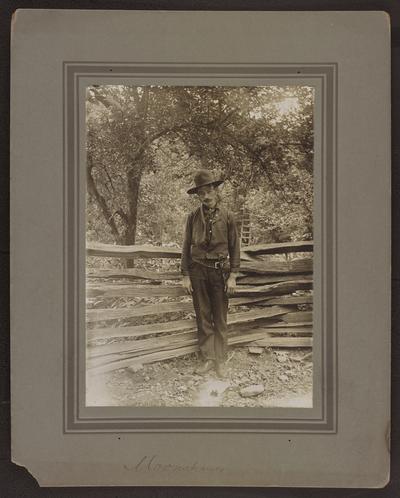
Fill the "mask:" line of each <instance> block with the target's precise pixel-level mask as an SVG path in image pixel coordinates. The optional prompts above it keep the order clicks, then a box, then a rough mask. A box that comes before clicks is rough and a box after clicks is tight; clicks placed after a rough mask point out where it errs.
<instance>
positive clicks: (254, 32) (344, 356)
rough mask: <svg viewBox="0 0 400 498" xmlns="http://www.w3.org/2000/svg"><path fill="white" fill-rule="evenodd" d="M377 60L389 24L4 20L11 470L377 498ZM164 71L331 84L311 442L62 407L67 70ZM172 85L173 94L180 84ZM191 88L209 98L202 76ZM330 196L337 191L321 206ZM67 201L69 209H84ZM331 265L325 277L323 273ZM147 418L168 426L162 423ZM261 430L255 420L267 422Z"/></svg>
mask: <svg viewBox="0 0 400 498" xmlns="http://www.w3.org/2000/svg"><path fill="white" fill-rule="evenodd" d="M389 46H390V45H389V18H388V16H387V15H386V14H385V13H383V12H253V13H251V12H162V11H148V12H145V11H78V10H74V11H72V10H71V11H66V10H20V11H17V12H16V14H15V15H14V19H13V26H12V68H11V72H12V99H11V106H12V108H11V119H12V123H11V223H12V229H11V250H12V262H11V306H12V309H11V329H12V330H11V333H12V337H11V341H12V342H11V348H12V351H11V353H12V365H11V370H12V371H11V382H12V458H13V461H14V462H15V463H17V464H19V465H23V466H25V467H27V469H28V470H29V472H31V474H32V475H33V476H34V477H35V478H36V479H37V480H38V482H39V483H40V485H42V486H73V485H77V486H78V485H98V486H102V485H104V486H109V485H118V486H121V485H142V486H146V485H149V486H150V485H151V486H157V485H169V486H171V485H177V486H307V487H308V486H316V487H382V486H384V485H385V484H386V483H387V482H388V479H389V427H390V421H389V414H390V385H389V380H390V128H389V123H390V119H389V117H390V79H389V68H390V60H389ZM171 65H172V66H174V67H179V68H184V69H185V68H186V69H187V71H188V73H190V75H191V76H190V78H192V77H193V69H191V70H189V68H193V67H200V66H205V67H207V68H208V69H210V68H214V69H213V70H214V73H215V71H217V73H218V74H220V76H221V78H225V80H224V82H225V84H227V83H228V84H233V83H230V81H231V80H230V78H231V76H232V75H231V76H229V75H228V76H227V72H226V68H235V69H234V71H233V73H232V74H237V73H240V74H242V73H243V74H244V73H246V71H247V73H246V74H247V76H248V75H249V71H248V70H245V68H251V71H250V72H252V71H253V72H254V71H256V69H255V68H260V67H261V68H267V67H269V68H271V67H274V68H275V75H277V76H279V74H280V72H279V67H281V68H282V74H281V75H280V77H281V78H282V81H287V82H289V81H290V79H288V76H287V74H284V71H283V68H285V67H286V68H287V67H292V68H294V69H296V70H295V71H294V73H293V75H292V77H293V78H294V77H295V74H296V73H297V72H299V73H301V75H302V76H303V77H305V76H304V73H302V71H303V69H302V68H307V67H308V68H310V67H315V73H321V74H322V73H323V71H322V70H321V71H319V68H321V67H323V68H328V69H329V68H334V71H333V72H331V73H329V74H331V76H332V74H334V79H333V80H332V82H333V83H332V84H333V85H334V88H335V100H334V102H333V101H332V102H333V105H332V107H331V113H330V114H329V115H327V116H325V117H324V119H325V122H326V123H328V124H329V123H330V127H328V128H324V129H325V132H324V133H326V134H331V135H332V137H334V139H335V140H334V146H332V147H330V149H329V150H327V151H325V152H324V153H325V155H326V156H327V159H328V160H327V162H326V165H328V167H327V171H326V172H325V173H326V179H327V180H326V181H325V182H324V180H323V178H322V175H321V178H322V181H321V182H320V184H319V185H316V209H317V210H318V209H319V207H321V213H322V214H321V215H320V218H319V219H320V222H321V230H320V232H321V240H322V242H323V241H324V240H325V238H326V237H327V233H326V232H327V230H325V228H324V227H325V226H328V225H325V222H327V220H328V219H329V222H330V225H329V226H330V227H331V229H332V230H331V235H332V240H331V241H329V244H330V245H332V244H334V246H335V247H334V249H335V250H333V249H332V248H331V249H332V250H328V252H327V254H328V256H329V257H328V259H329V261H330V263H331V267H332V268H333V271H334V275H333V276H334V282H335V285H334V286H333V287H332V288H331V290H332V291H333V292H331V293H330V294H326V295H325V294H324V293H323V292H322V290H321V293H322V294H323V296H322V297H321V303H322V308H323V310H325V309H326V310H328V309H329V310H330V309H334V311H335V312H334V313H326V316H325V321H326V326H327V327H328V326H330V327H331V330H333V331H334V336H333V335H332V337H334V341H333V340H332V341H330V342H328V343H326V348H325V349H324V350H323V355H324V357H325V356H326V358H331V359H332V362H331V363H330V366H331V367H332V368H331V370H330V375H331V379H332V384H331V385H330V387H329V392H325V391H324V390H322V392H321V398H322V399H325V398H329V397H330V399H332V400H333V403H332V404H331V405H329V406H330V408H329V406H328V405H326V406H328V408H329V409H330V410H331V416H332V418H331V421H330V426H329V430H326V431H325V430H320V431H315V430H312V427H311V425H310V426H309V427H310V430H307V429H304V427H303V429H302V430H295V429H294V428H293V427H292V426H290V427H291V428H289V429H286V430H285V429H284V428H283V429H282V427H281V428H280V429H279V430H278V429H274V427H278V426H273V425H271V426H270V427H269V429H268V430H264V426H262V424H261V425H259V426H257V427H260V428H259V429H258V430H253V429H252V428H251V427H250V426H249V423H248V422H246V417H251V416H252V415H251V413H250V414H249V412H246V410H245V411H244V412H243V411H242V412H241V413H242V414H243V415H235V416H234V417H233V418H232V419H231V420H230V421H229V423H232V421H233V422H234V423H235V424H236V425H235V426H234V427H235V429H234V430H233V429H232V430H226V427H225V426H222V425H221V426H218V425H215V426H212V425H208V426H207V425H205V426H204V427H205V428H204V427H203V428H202V426H201V425H198V426H194V428H192V426H191V425H190V421H191V417H192V419H193V414H192V413H186V412H181V415H180V419H179V416H177V414H176V413H175V415H174V416H175V419H174V423H175V426H174V429H173V430H167V429H165V427H164V428H163V426H160V427H161V428H158V429H157V426H156V425H153V426H151V425H150V426H149V427H150V429H147V430H144V429H143V427H142V426H141V427H142V428H141V427H139V426H134V424H133V425H132V421H133V422H134V421H135V414H133V415H132V414H129V413H128V412H127V413H126V414H125V417H124V418H123V417H120V418H119V419H117V422H113V424H114V425H112V426H107V423H108V420H107V415H106V413H107V412H105V414H104V413H103V414H102V416H101V417H99V416H98V419H96V420H94V421H93V420H92V421H90V417H89V415H88V414H86V413H83V412H82V413H83V415H82V413H81V414H80V413H78V412H79V402H78V405H75V404H74V400H73V399H70V398H72V397H73V396H75V395H76V393H75V391H74V389H75V387H76V386H75V384H73V383H72V384H71V383H68V382H67V383H66V378H67V377H68V375H69V373H70V372H72V373H73V372H74V370H73V368H74V364H77V363H79V357H77V356H76V351H75V350H74V349H73V348H71V347H70V343H69V342H68V341H69V334H70V332H71V330H72V329H71V330H69V329H68V327H67V328H66V327H65V324H66V323H71V322H68V320H67V319H68V317H67V314H68V312H69V311H70V308H69V307H68V306H65V302H66V294H67V292H68V285H67V283H68V281H70V280H71V278H72V277H71V275H70V274H69V272H70V268H72V267H70V266H68V264H67V263H66V261H67V260H68V261H70V260H71V254H74V253H75V252H76V251H77V250H78V252H79V250H80V248H82V244H83V248H84V241H83V242H82V240H79V237H78V239H77V240H76V245H74V244H70V245H68V244H67V246H65V243H66V241H67V240H70V239H69V238H68V234H69V232H68V230H66V226H67V224H68V226H69V227H71V226H72V227H74V224H77V223H78V222H79V213H80V211H79V206H78V205H77V206H75V208H76V209H75V210H72V211H71V209H72V208H71V206H70V205H69V204H68V202H67V201H68V200H69V198H68V197H67V198H66V197H65V195H64V194H65V191H66V190H65V183H66V182H67V181H70V180H71V178H70V177H69V172H68V171H66V169H65V165H66V164H67V166H68V167H69V166H70V164H72V162H73V161H72V162H71V163H70V162H69V161H67V163H66V162H65V156H66V154H68V151H67V146H68V137H69V136H70V135H71V134H70V132H69V128H68V126H69V125H71V127H72V128H71V129H72V130H74V128H73V127H74V123H72V124H71V123H70V122H69V124H67V126H65V119H67V121H68V116H69V106H70V104H71V102H70V101H68V99H67V100H66V85H67V86H68V81H67V80H66V79H65V75H66V72H65V71H66V68H67V69H68V68H70V67H72V66H73V67H75V68H76V67H78V68H82V71H81V73H82V74H81V76H83V77H85V74H86V73H85V71H86V72H88V71H89V70H88V67H92V68H93V67H100V66H101V67H102V68H103V69H102V70H101V71H100V70H99V74H97V76H96V77H98V78H100V79H101V78H104V77H105V72H104V71H105V70H106V69H105V68H107V67H108V68H109V69H108V70H109V71H111V72H112V71H115V68H119V70H117V71H116V73H117V74H116V75H115V80H114V81H117V82H118V81H119V80H118V78H119V77H121V78H122V76H123V77H124V78H125V79H126V78H130V77H131V75H129V74H128V72H129V71H128V69H129V68H131V67H137V66H143V67H146V68H151V67H153V68H154V67H156V68H158V69H157V70H156V74H158V75H160V74H162V73H163V71H162V67H164V66H165V67H171ZM215 68H220V69H218V70H216V69H215ZM224 68H225V69H224ZM238 68H241V69H240V70H239V69H238ZM297 68H298V71H297ZM166 71H167V70H166ZM235 71H236V73H235ZM147 72H149V70H148V69H147ZM71 74H72V73H71ZM180 74H181V79H180V80H179V78H178V79H175V80H174V81H175V84H179V82H180V83H181V84H182V82H183V83H185V82H188V81H189V80H190V78H189V76H188V75H187V74H186V75H183V73H182V71H180ZM243 74H242V79H243V80H246V78H247V76H246V77H245V76H243ZM326 74H328V73H326ZM86 76H87V74H86ZM71 77H72V78H73V77H74V76H71ZM154 78H155V79H153V80H152V78H151V77H149V76H148V75H147V80H146V81H147V82H151V81H159V80H157V79H156V77H154ZM185 78H186V79H185ZM188 78H189V79H188ZM260 78H261V80H262V77H261V76H260V74H258V80H257V81H260ZM110 81H111V80H110ZM121 81H122V80H121ZM132 81H133V80H132ZM190 81H191V80H190ZM198 81H200V80H198ZM201 81H202V83H205V84H206V83H207V75H205V76H204V75H203V76H202V80H201ZM212 81H215V80H211V79H210V80H209V83H208V84H215V83H212ZM221 81H222V80H221ZM246 81H247V80H246ZM321 81H322V82H323V84H325V83H324V82H326V85H328V76H324V75H323V74H322V76H321ZM77 88H78V90H79V85H78V86H77ZM67 93H68V92H67ZM78 93H79V91H78ZM326 95H328V93H327V94H326ZM78 100H79V99H78ZM321 105H322V104H321ZM66 116H67V118H66ZM72 116H73V115H72ZM72 121H73V120H72ZM76 124H77V123H76V122H75V125H76ZM326 130H327V131H326ZM74 136H75V137H76V136H77V135H76V134H75V135H74ZM77 140H78V139H77ZM326 143H328V140H327V142H326ZM76 154H77V155H79V150H78V152H77V153H76ZM72 155H74V153H73V154H72ZM322 162H323V161H321V164H322ZM318 164H319V163H316V165H315V166H316V167H317V168H318ZM73 178H75V177H73ZM78 178H79V175H78ZM75 179H76V178H75ZM78 190H79V187H78V185H77V184H76V185H75V184H74V183H70V184H69V192H70V193H71V191H72V193H74V191H76V192H77V191H78ZM327 191H329V192H332V193H333V195H332V197H328V203H327V204H325V205H324V206H325V207H324V209H322V207H323V206H322V204H323V199H324V193H326V192H327ZM325 198H326V197H325ZM71 199H72V200H74V199H75V201H74V202H76V199H79V196H75V197H74V196H72V197H71ZM321 199H322V200H321ZM319 202H321V206H319V205H318V203H319ZM70 208H71V209H70ZM71 213H73V214H74V216H73V217H72V218H71V216H70V214H71ZM68 216H69V219H67V220H66V217H67V218H68ZM66 222H67V224H66ZM81 238H82V237H81ZM326 245H327V244H325V246H326ZM328 249H329V247H328ZM316 256H318V255H316ZM317 259H318V257H317ZM326 264H327V263H326V261H325V262H324V261H323V262H322V264H321V275H322V277H323V276H324V272H325V271H326V268H327V266H326ZM77 268H78V270H79V269H80V270H79V271H81V270H82V268H81V267H80V266H79V265H78V267H77ZM78 280H79V278H78ZM321 289H322V288H321ZM79 299H80V294H79V293H78V294H76V295H69V302H70V301H71V300H72V301H75V304H76V306H77V307H78V308H79V304H80V303H79ZM81 308H82V306H81ZM323 326H324V322H323ZM315 333H316V332H315ZM321 337H323V335H321ZM332 337H331V338H332ZM322 360H324V358H322ZM70 364H72V367H71V368H72V370H70V367H69V365H70ZM328 373H329V372H328ZM66 386H67V387H66ZM71 386H72V387H71ZM321 386H322V388H324V386H326V384H324V383H323V382H321ZM78 387H79V386H78ZM326 390H327V391H328V389H326ZM78 401H79V400H78ZM178 410H179V409H178ZM153 415H154V413H153V414H152V416H153ZM159 415H160V417H161V418H162V417H163V411H162V409H160V412H159ZM214 415H215V414H214ZM214 415H212V416H213V417H214ZM84 416H87V419H86V420H87V424H86V425H85V424H84V421H85V418H84ZM257 416H258V419H257V420H258V421H259V420H260V415H259V413H258V414H257ZM79 417H81V418H79ZM82 417H83V418H82ZM221 417H222V418H223V416H221ZM268 417H269V415H268V412H266V414H265V417H264V418H265V419H266V422H268ZM288 417H289V420H290V414H289V415H288ZM100 418H101V420H102V424H103V425H99V419H100ZM206 418H207V417H206ZM217 418H218V417H217ZM262 418H263V417H262V416H261V419H262ZM114 420H115V419H114ZM118 420H119V422H118ZM179 420H180V421H179ZM286 421H287V420H286ZM89 422H90V423H89ZM95 423H97V424H98V425H93V424H95ZM127 423H131V425H129V424H128V425H126V424H127ZM188 423H189V425H186V426H185V424H188ZM227 423H228V422H227ZM124 424H125V425H124ZM107 427H108V428H107ZM110 427H111V428H110ZM151 427H153V428H154V429H152V428H151ZM184 427H186V429H185V430H183V428H184ZM213 427H214V428H213ZM219 427H221V428H219ZM232 427H233V426H232ZM265 427H267V426H265ZM288 427H289V426H288ZM180 429H182V430H180Z"/></svg>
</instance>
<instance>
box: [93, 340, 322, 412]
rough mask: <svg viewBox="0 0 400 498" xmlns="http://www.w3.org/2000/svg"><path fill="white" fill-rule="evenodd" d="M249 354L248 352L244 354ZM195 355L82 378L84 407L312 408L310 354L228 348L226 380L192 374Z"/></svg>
mask: <svg viewBox="0 0 400 498" xmlns="http://www.w3.org/2000/svg"><path fill="white" fill-rule="evenodd" d="M250 351H252V352H250ZM196 365H198V360H197V357H196V355H187V356H184V357H181V358H175V359H172V360H167V361H163V362H159V363H153V364H150V365H143V366H142V367H140V368H138V369H136V368H135V369H129V368H127V369H121V370H117V371H114V372H110V373H107V374H98V375H96V376H93V377H88V379H87V405H88V406H180V407H183V406H226V407H227V406H235V407H304V408H309V407H311V406H312V373H313V368H312V353H311V350H310V349H304V348H302V349H300V348H299V349H276V350H270V349H268V348H257V349H256V350H249V347H248V346H242V347H235V348H232V349H230V351H229V355H228V362H227V370H228V372H227V377H226V378H225V379H219V378H218V377H217V376H216V374H215V372H213V371H210V372H208V373H207V374H205V375H197V374H195V373H194V369H195V367H196Z"/></svg>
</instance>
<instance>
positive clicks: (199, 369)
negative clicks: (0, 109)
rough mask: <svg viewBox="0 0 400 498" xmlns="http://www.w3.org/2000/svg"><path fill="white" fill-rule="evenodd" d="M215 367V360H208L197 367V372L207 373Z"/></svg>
mask: <svg viewBox="0 0 400 498" xmlns="http://www.w3.org/2000/svg"><path fill="white" fill-rule="evenodd" d="M212 368H214V360H206V361H205V362H204V363H203V364H202V365H200V366H199V367H197V368H196V370H195V373H197V374H200V375H202V374H205V373H207V372H209V371H210V370H211V369H212Z"/></svg>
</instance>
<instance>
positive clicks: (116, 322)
mask: <svg viewBox="0 0 400 498" xmlns="http://www.w3.org/2000/svg"><path fill="white" fill-rule="evenodd" d="M312 250H313V242H312V241H304V242H288V243H286V242H285V243H279V244H262V245H254V246H246V247H245V248H243V250H242V252H241V258H242V262H241V271H240V274H239V277H238V286H237V290H236V292H235V296H233V297H231V298H230V300H229V304H230V312H229V315H228V344H230V345H235V344H253V343H254V344H258V345H260V346H264V347H311V346H312V311H310V310H309V308H310V306H312V302H313V299H312V293H311V290H312V287H313V278H312V271H313V262H312V254H311V255H310V254H309V255H308V257H304V256H303V255H299V256H300V257H297V258H295V259H289V260H283V259H282V260H276V258H275V259H272V260H271V258H267V259H264V260H263V259H260V257H261V256H263V255H273V254H287V253H299V252H301V253H307V252H311V251H312ZM87 255H88V256H97V257H107V258H109V257H113V258H123V259H126V258H134V259H137V258H172V259H177V258H180V256H181V251H180V249H179V248H170V247H155V246H148V245H139V246H116V245H107V244H98V243H96V244H93V243H89V244H88V245H87ZM180 279H181V274H180V273H179V272H178V271H175V270H172V271H170V270H168V271H154V270H147V269H144V270H143V269H136V268H129V269H118V268H116V269H111V268H110V269H104V268H91V269H90V270H89V271H88V272H87V286H86V292H87V300H88V306H87V312H86V321H87V345H88V347H87V367H88V372H89V373H101V372H108V371H112V370H115V369H119V368H125V367H127V366H130V365H139V364H146V363H151V362H155V361H163V360H165V359H169V358H174V357H178V356H182V355H186V354H190V353H194V352H196V351H197V350H198V346H197V337H196V321H195V319H194V311H193V304H192V301H191V298H190V297H189V296H187V294H186V293H185V291H184V289H183V288H182V286H181V285H180V282H178V281H180ZM116 300H118V301H117V302H118V306H116ZM120 300H121V302H120ZM160 301H161V302H160ZM99 304H100V306H101V307H98V306H99ZM301 305H306V306H308V309H306V310H304V308H303V309H302V310H301V309H299V306H301ZM243 306H244V307H245V308H243ZM237 307H239V308H237ZM171 314H172V315H173V316H171ZM142 319H145V320H147V321H148V320H151V321H153V323H139V324H138V323H137V322H138V320H139V321H142ZM155 319H157V320H156V321H155ZM121 320H123V322H124V323H123V326H121V323H120V321H121ZM132 320H133V323H132ZM167 320H169V321H167Z"/></svg>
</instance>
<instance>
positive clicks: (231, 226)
mask: <svg viewBox="0 0 400 498" xmlns="http://www.w3.org/2000/svg"><path fill="white" fill-rule="evenodd" d="M221 183H223V180H216V179H215V177H214V176H213V174H212V173H211V172H210V171H208V170H203V169H202V170H199V171H198V172H197V173H196V175H195V177H194V184H195V186H194V187H192V188H190V189H189V190H188V194H197V197H198V198H199V200H200V203H201V204H200V206H199V207H198V208H197V209H195V210H194V211H192V212H191V213H190V214H189V216H188V218H187V221H186V227H185V236H184V242H183V248H182V261H181V271H182V274H183V280H182V284H183V286H184V287H185V289H186V290H187V292H188V293H189V294H191V295H192V298H193V306H194V309H195V312H196V321H197V330H198V340H199V346H200V351H201V353H202V356H203V359H204V363H203V364H202V365H201V366H200V367H198V368H197V369H196V373H200V374H202V373H206V372H208V371H209V370H211V369H212V368H214V367H215V369H216V372H217V375H218V376H219V377H224V376H225V375H226V368H225V360H226V353H227V313H228V296H227V294H233V293H234V292H235V288H236V277H237V273H238V272H239V266H240V240H239V237H238V233H237V228H236V223H235V220H234V217H233V215H232V213H231V212H229V211H228V210H226V209H225V208H224V207H222V206H221V204H220V198H219V192H218V190H217V189H218V186H219V185H220V184H221Z"/></svg>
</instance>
